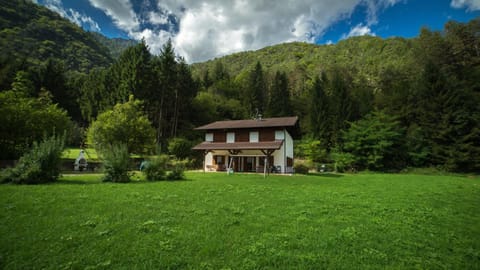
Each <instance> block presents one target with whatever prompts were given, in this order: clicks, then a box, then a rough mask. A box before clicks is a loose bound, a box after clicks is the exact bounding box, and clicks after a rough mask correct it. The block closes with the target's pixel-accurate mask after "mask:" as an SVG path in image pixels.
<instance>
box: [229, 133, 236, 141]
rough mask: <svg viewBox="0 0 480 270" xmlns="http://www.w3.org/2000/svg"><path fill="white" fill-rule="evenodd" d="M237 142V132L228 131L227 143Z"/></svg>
mask: <svg viewBox="0 0 480 270" xmlns="http://www.w3.org/2000/svg"><path fill="white" fill-rule="evenodd" d="M234 142H235V132H227V143H234Z"/></svg>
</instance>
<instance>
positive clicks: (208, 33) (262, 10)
mask: <svg viewBox="0 0 480 270" xmlns="http://www.w3.org/2000/svg"><path fill="white" fill-rule="evenodd" d="M157 1H158V6H159V7H161V8H163V9H166V10H168V11H169V12H171V14H174V15H175V16H176V17H177V18H178V19H179V22H180V25H179V32H178V33H177V34H176V35H175V36H174V39H173V41H174V45H175V48H176V50H177V51H178V52H179V53H180V54H182V55H183V56H185V58H186V59H187V61H189V62H197V61H204V60H207V59H210V58H213V57H217V56H221V55H225V54H229V53H234V52H238V51H244V50H255V49H259V48H262V47H265V46H268V45H272V44H278V43H282V42H291V41H306V42H314V41H315V40H316V39H318V38H320V37H321V36H322V35H323V33H324V32H325V31H326V29H327V28H328V27H329V26H330V25H332V24H333V23H335V22H336V21H338V20H340V19H343V18H348V17H350V15H351V14H352V12H353V11H354V9H355V8H356V7H357V6H358V5H367V7H368V16H367V17H368V18H367V20H368V22H367V26H363V25H362V26H361V28H358V29H352V31H353V32H352V34H357V35H359V34H370V35H373V33H372V31H371V30H370V28H369V26H370V25H372V24H374V23H376V21H377V12H378V10H381V9H385V8H388V7H390V6H392V5H394V4H395V3H397V2H399V0H342V1H338V0H323V1H318V0H283V1H267V0H263V1H262V0H210V1H198V0H157ZM362 31H363V32H362Z"/></svg>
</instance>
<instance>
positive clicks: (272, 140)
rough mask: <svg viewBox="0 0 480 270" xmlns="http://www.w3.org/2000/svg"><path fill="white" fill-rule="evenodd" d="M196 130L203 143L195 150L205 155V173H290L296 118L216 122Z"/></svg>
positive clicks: (296, 124)
mask: <svg viewBox="0 0 480 270" xmlns="http://www.w3.org/2000/svg"><path fill="white" fill-rule="evenodd" d="M196 130H201V131H204V132H205V141H204V142H202V143H200V144H198V145H197V146H195V147H194V148H193V149H194V150H202V151H204V154H205V159H204V170H205V171H225V170H232V169H233V170H234V171H237V172H264V171H265V170H268V171H271V172H277V173H292V172H293V138H292V136H294V135H295V134H296V133H297V130H298V117H296V116H294V117H276V118H263V119H262V118H260V119H251V120H232V121H217V122H213V123H210V124H207V125H204V126H201V127H197V128H196Z"/></svg>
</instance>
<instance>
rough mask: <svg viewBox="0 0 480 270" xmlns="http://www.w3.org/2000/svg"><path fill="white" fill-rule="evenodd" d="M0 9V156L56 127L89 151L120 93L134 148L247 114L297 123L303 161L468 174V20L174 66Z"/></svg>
mask: <svg viewBox="0 0 480 270" xmlns="http://www.w3.org/2000/svg"><path fill="white" fill-rule="evenodd" d="M0 4H1V5H0V123H1V124H0V159H18V157H20V156H21V155H22V153H24V152H25V151H26V149H28V148H29V147H30V146H31V145H32V143H33V142H34V141H37V140H39V139H40V138H42V136H45V134H52V133H55V132H56V133H59V132H61V131H62V130H67V131H68V132H67V134H68V136H67V137H68V144H70V145H72V146H77V147H78V146H79V145H83V144H84V143H89V141H88V139H87V136H86V134H87V132H86V131H87V130H88V129H89V127H90V126H93V123H95V121H96V120H97V118H100V117H99V116H100V115H102V114H103V113H106V112H111V111H112V110H115V108H120V107H117V106H116V105H121V104H127V103H129V102H133V101H132V97H133V98H134V99H135V102H134V104H135V106H133V107H134V108H137V110H139V111H140V112H141V115H144V116H146V118H147V119H148V123H149V124H150V125H151V128H152V129H153V130H154V132H152V136H153V137H154V141H153V142H152V143H154V144H155V145H157V147H150V148H149V147H146V148H143V149H139V150H138V152H145V151H147V150H148V151H154V150H153V149H155V148H156V149H157V150H158V149H160V151H168V147H167V146H168V144H169V142H171V141H172V140H177V141H178V140H183V142H184V143H185V144H187V146H188V144H190V145H193V144H194V143H195V142H197V141H198V140H201V139H202V138H201V136H202V134H198V133H197V132H195V131H194V130H193V128H194V127H196V126H199V125H202V124H205V123H209V122H211V121H216V120H225V119H244V118H250V117H252V116H253V115H254V114H255V113H256V112H260V113H262V114H263V116H265V117H276V116H287V115H297V116H299V118H300V133H301V135H302V139H301V140H299V141H298V143H297V149H296V154H297V156H300V157H304V158H306V159H309V160H310V161H311V162H312V164H318V163H335V164H336V165H337V166H338V168H339V169H343V170H349V169H355V170H374V171H398V170H401V169H404V168H408V167H437V168H441V169H442V170H446V171H455V172H479V171H480V106H479V104H480V80H479V78H480V18H477V19H475V20H472V21H470V22H468V23H459V22H455V21H450V22H448V23H447V24H445V26H444V29H443V30H442V31H431V30H429V29H426V28H423V29H419V35H418V36H417V37H415V38H412V39H403V38H389V39H382V38H379V37H371V36H362V37H354V38H349V39H346V40H343V41H340V42H338V44H335V45H314V44H307V43H286V44H279V45H275V46H271V47H267V48H264V49H261V50H258V51H250V52H241V53H236V54H232V55H228V56H224V57H221V58H217V59H213V60H210V61H207V62H204V63H195V64H188V63H186V62H185V60H184V59H183V58H182V57H181V56H179V55H177V54H176V52H175V48H174V46H173V45H172V42H167V43H166V44H164V45H163V48H162V50H161V52H160V54H158V55H152V54H151V53H150V52H149V48H148V46H147V45H146V43H145V42H144V41H141V42H138V43H137V42H132V41H125V40H118V41H112V40H108V39H106V38H104V37H98V35H99V34H92V33H88V32H85V31H83V30H82V29H81V28H79V27H78V26H76V25H74V24H72V23H71V22H69V21H67V20H65V19H63V18H61V17H60V16H59V15H57V14H55V13H53V12H51V11H49V10H48V9H46V8H43V7H41V6H38V5H36V4H33V3H31V2H30V1H24V0H16V1H7V0H0ZM127 46H128V47H127ZM132 104H133V103H132ZM117 135H118V137H119V138H127V137H128V134H127V135H126V134H117ZM127 139H128V138H127ZM187 148H188V147H187ZM132 149H133V148H132ZM132 151H133V150H132ZM148 151H147V152H148Z"/></svg>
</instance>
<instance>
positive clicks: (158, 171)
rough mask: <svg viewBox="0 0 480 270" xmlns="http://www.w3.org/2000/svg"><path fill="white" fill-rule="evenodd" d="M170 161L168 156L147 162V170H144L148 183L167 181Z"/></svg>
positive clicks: (154, 158)
mask: <svg viewBox="0 0 480 270" xmlns="http://www.w3.org/2000/svg"><path fill="white" fill-rule="evenodd" d="M168 160H169V157H168V156H167V155H159V156H155V157H153V158H151V159H149V160H148V161H146V165H145V168H144V169H143V170H142V172H143V174H145V178H146V179H147V180H148V181H160V180H165V177H166V173H167V169H168V167H167V164H168Z"/></svg>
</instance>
